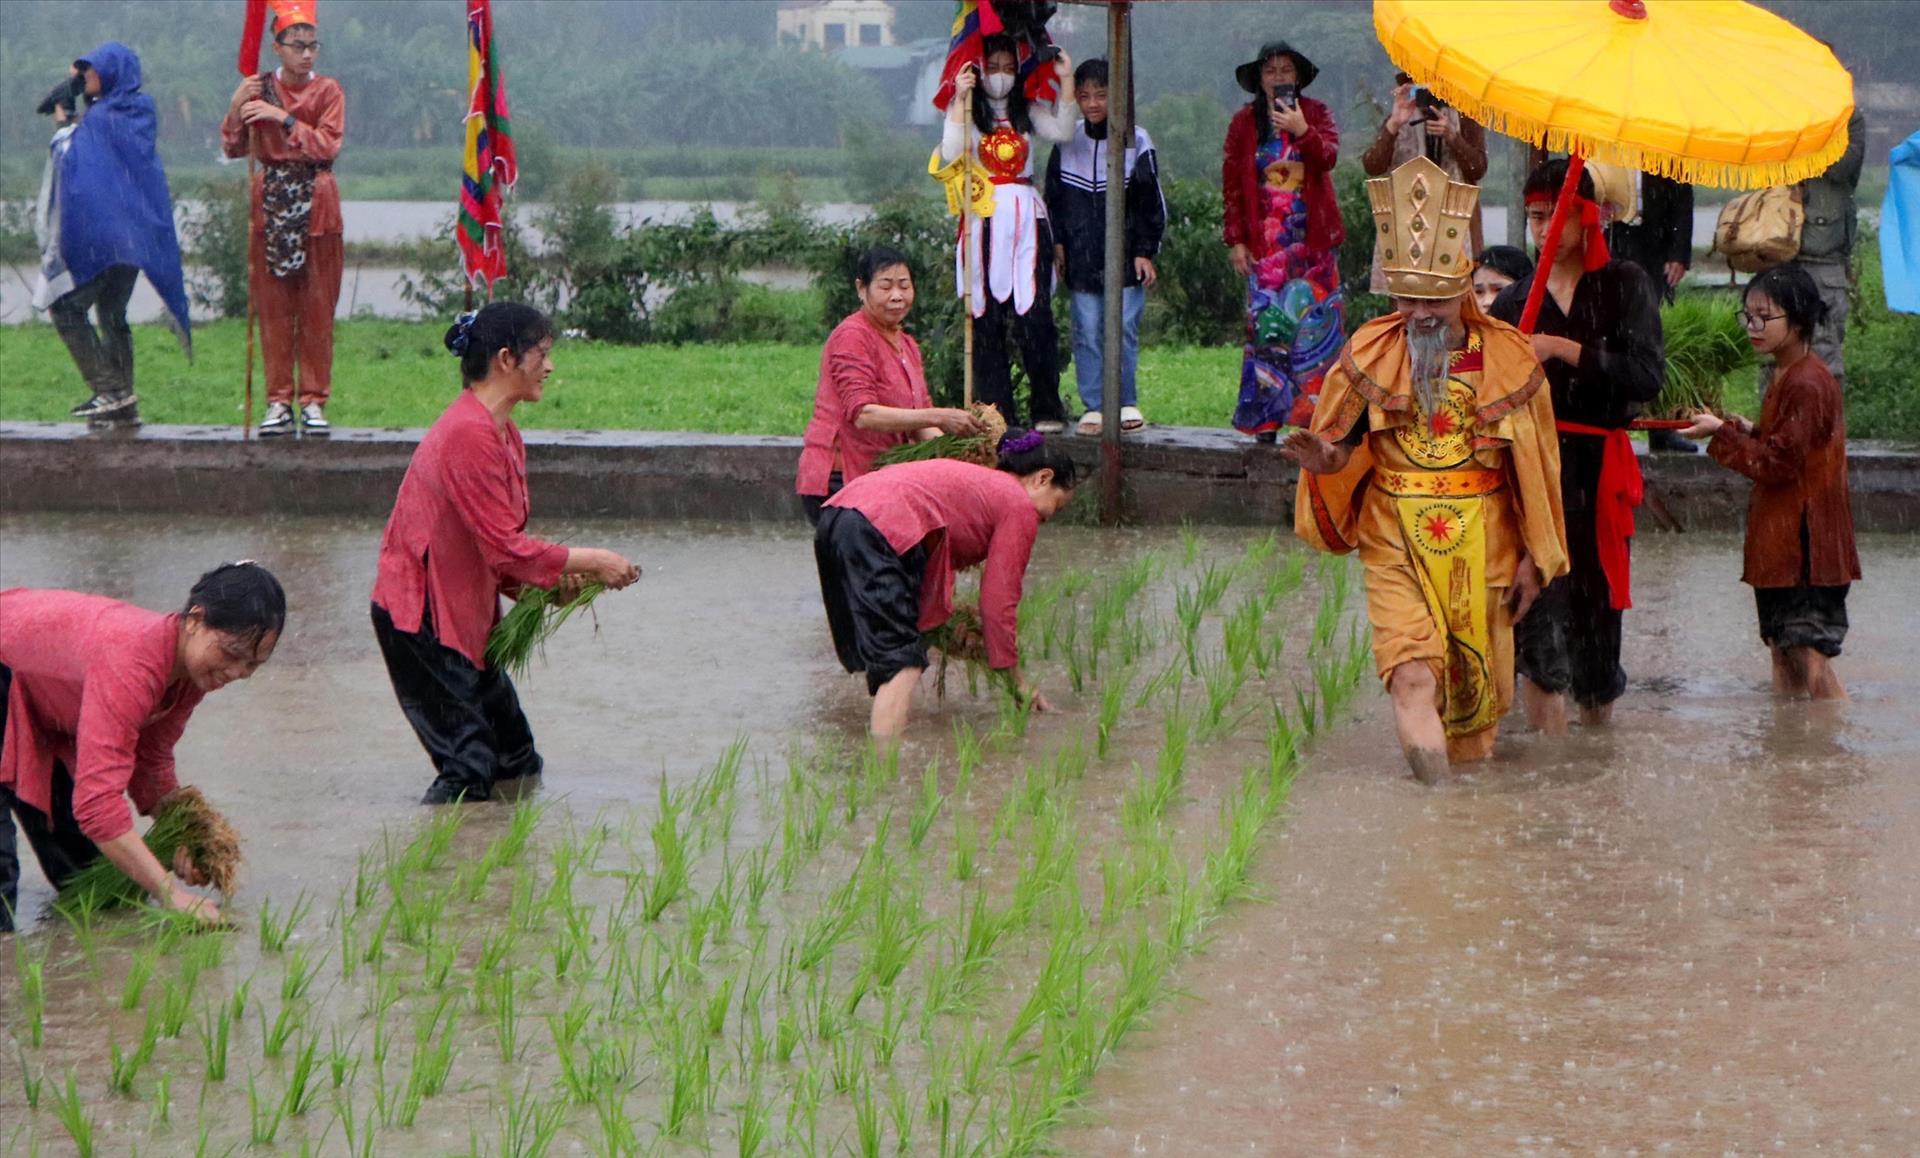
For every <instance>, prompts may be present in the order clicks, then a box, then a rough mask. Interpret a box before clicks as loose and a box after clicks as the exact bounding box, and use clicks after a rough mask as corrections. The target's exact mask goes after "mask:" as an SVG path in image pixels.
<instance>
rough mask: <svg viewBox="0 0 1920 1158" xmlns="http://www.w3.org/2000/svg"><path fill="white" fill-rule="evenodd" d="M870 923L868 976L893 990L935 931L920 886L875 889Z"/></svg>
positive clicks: (876, 982)
mask: <svg viewBox="0 0 1920 1158" xmlns="http://www.w3.org/2000/svg"><path fill="white" fill-rule="evenodd" d="M868 920H869V923H868V926H867V975H868V976H869V977H871V978H872V979H873V982H874V984H875V985H878V986H879V987H880V988H881V989H883V990H890V989H892V988H893V983H894V981H895V980H897V979H898V978H899V976H900V974H901V972H902V971H903V970H905V969H906V967H907V963H908V962H909V961H911V960H913V955H914V953H915V952H917V951H918V950H919V948H920V941H921V939H922V938H924V937H925V936H926V935H927V931H928V930H929V929H930V928H932V927H933V924H932V922H931V921H929V920H927V918H926V910H925V909H924V907H923V906H922V904H921V896H920V886H919V883H918V882H917V881H913V882H909V883H907V884H906V885H904V886H903V887H901V888H899V889H895V888H891V887H888V886H887V885H884V884H883V885H881V886H880V887H877V888H875V889H874V890H873V907H872V909H871V911H870V914H869V919H868Z"/></svg>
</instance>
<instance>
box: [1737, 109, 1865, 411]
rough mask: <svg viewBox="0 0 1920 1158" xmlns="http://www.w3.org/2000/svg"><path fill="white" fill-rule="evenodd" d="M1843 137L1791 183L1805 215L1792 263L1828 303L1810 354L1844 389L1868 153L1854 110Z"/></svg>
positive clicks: (1861, 119) (1860, 119)
mask: <svg viewBox="0 0 1920 1158" xmlns="http://www.w3.org/2000/svg"><path fill="white" fill-rule="evenodd" d="M1847 137H1848V140H1847V151H1846V152H1844V153H1842V154H1841V155H1840V159H1839V160H1838V161H1835V162H1834V163H1833V164H1832V165H1830V166H1828V167H1827V171H1826V172H1824V173H1822V174H1820V175H1819V176H1818V177H1809V178H1807V179H1806V180H1805V181H1802V182H1800V183H1799V184H1798V185H1795V186H1794V188H1795V190H1797V191H1798V193H1799V195H1800V199H1801V204H1802V206H1803V208H1805V210H1806V214H1807V220H1806V224H1805V225H1804V226H1802V228H1801V231H1800V253H1799V256H1797V257H1795V258H1794V261H1796V262H1797V263H1799V265H1800V267H1801V268H1802V269H1804V270H1806V272H1807V274H1808V276H1810V277H1812V278H1813V284H1814V285H1816V286H1818V287H1819V288H1820V301H1821V302H1822V303H1824V304H1825V306H1826V307H1827V308H1826V315H1825V318H1824V320H1822V321H1821V322H1820V323H1819V324H1818V325H1816V326H1815V327H1814V330H1813V353H1814V356H1815V357H1817V358H1819V359H1820V360H1821V361H1822V362H1825V363H1826V364H1827V370H1828V371H1829V372H1831V373H1832V374H1833V380H1834V381H1835V382H1838V383H1839V384H1840V388H1841V390H1843V391H1844V390H1845V389H1846V386H1847V363H1846V358H1845V357H1844V355H1843V351H1842V347H1843V346H1844V345H1845V344H1846V339H1847V295H1848V293H1849V292H1850V291H1851V289H1852V288H1853V243H1854V240H1855V239H1856V238H1857V237H1858V236H1859V232H1860V223H1859V219H1860V208H1859V206H1858V205H1857V204H1856V203H1855V200H1854V192H1855V190H1857V189H1858V188H1859V187H1860V168H1861V165H1862V164H1863V163H1864V162H1865V160H1866V156H1867V121H1866V117H1865V115H1864V114H1863V113H1861V111H1860V110H1859V109H1858V108H1855V109H1854V110H1853V116H1852V117H1851V118H1850V119H1849V120H1848V121H1847ZM1756 276H1757V275H1756ZM1763 372H1764V371H1763Z"/></svg>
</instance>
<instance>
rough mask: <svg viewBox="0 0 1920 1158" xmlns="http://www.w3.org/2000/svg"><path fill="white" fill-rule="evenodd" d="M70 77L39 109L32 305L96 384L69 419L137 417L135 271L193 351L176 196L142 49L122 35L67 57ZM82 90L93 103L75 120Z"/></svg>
mask: <svg viewBox="0 0 1920 1158" xmlns="http://www.w3.org/2000/svg"><path fill="white" fill-rule="evenodd" d="M73 78H74V79H73V81H72V82H69V83H67V84H63V85H62V86H60V88H58V89H56V90H55V91H54V92H53V93H52V94H50V95H49V96H48V97H47V99H46V100H45V101H44V102H42V104H41V106H40V111H41V112H42V113H46V114H50V115H52V117H53V118H54V122H55V124H56V125H57V126H59V127H58V128H56V129H55V131H54V134H53V140H52V142H51V144H50V146H49V155H48V158H47V168H46V173H45V176H44V177H43V178H42V181H41V186H40V199H39V203H38V205H37V212H36V214H35V225H36V227H37V232H38V233H39V240H40V246H41V251H40V252H41V257H40V276H39V278H38V279H37V282H36V284H35V286H34V291H33V305H34V308H36V309H41V310H46V311H47V312H48V313H49V314H51V315H52V318H53V326H54V329H55V330H56V331H57V332H58V333H59V335H60V340H61V341H62V342H64V343H65V344H66V347H67V351H68V353H70V354H72V355H73V361H74V365H75V366H77V367H78V368H79V370H80V376H81V377H82V378H83V379H85V380H86V384H87V387H88V389H89V390H91V391H92V396H91V397H89V398H88V399H87V400H86V401H85V402H82V403H81V404H80V405H78V406H76V407H74V408H73V410H72V414H73V416H74V417H76V418H85V419H86V420H87V421H88V422H89V423H90V424H95V425H105V426H137V425H138V424H139V422H140V411H139V400H138V398H136V397H135V395H134V392H133V330H132V329H131V328H130V327H129V326H128V325H127V303H128V301H129V300H131V299H132V297H133V287H134V283H135V282H136V281H138V280H139V277H140V274H141V272H142V271H145V273H146V275H147V279H148V280H149V281H151V282H152V283H153V287H154V289H155V290H157V291H158V292H159V294H160V300H161V302H162V303H163V304H164V305H165V306H166V310H167V320H168V322H169V324H170V325H171V326H172V327H173V330H174V332H175V333H176V334H177V335H178V336H179V338H180V342H181V345H182V346H183V347H184V348H185V349H186V350H187V352H188V353H189V354H191V353H192V349H193V347H192V331H191V322H190V321H189V319H188V317H187V291H186V282H185V278H184V277H183V275H182V272H181V268H180V239H179V236H178V235H177V234H176V232H175V230H174V224H173V198H172V196H171V194H170V193H169V192H168V190H167V175H166V173H165V171H164V170H162V169H161V167H160V156H159V153H158V152H157V151H156V149H155V138H156V135H157V119H156V116H155V113H154V106H153V98H152V97H150V96H148V95H147V94H146V93H144V92H142V91H141V90H140V79H141V78H140V58H139V56H137V55H136V54H135V53H134V51H133V50H132V49H131V48H128V47H127V46H126V45H124V44H118V43H113V42H108V43H106V44H102V45H101V46H100V47H98V48H96V49H94V50H93V51H92V52H90V53H88V54H87V56H86V57H85V58H84V59H81V60H77V61H75V62H74V64H73ZM82 94H84V96H85V98H86V101H87V105H88V107H87V109H86V112H85V114H84V116H83V117H82V118H81V119H80V120H79V122H78V123H77V124H76V123H73V117H74V115H75V113H76V106H75V101H76V98H77V97H79V96H80V95H82ZM89 311H91V312H92V314H93V316H94V319H97V321H98V323H99V326H98V329H96V328H95V325H94V321H93V320H89V318H88V312H89Z"/></svg>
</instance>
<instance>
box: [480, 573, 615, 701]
mask: <svg viewBox="0 0 1920 1158" xmlns="http://www.w3.org/2000/svg"><path fill="white" fill-rule="evenodd" d="M604 590H606V588H605V587H603V586H602V585H601V584H598V583H588V584H586V585H585V586H583V587H581V588H580V589H579V590H578V591H574V592H572V593H569V591H568V589H567V588H566V586H565V585H556V586H553V587H527V588H524V589H523V590H522V591H521V592H520V598H518V599H516V600H514V601H513V606H512V607H511V608H509V609H508V610H507V613H506V614H505V615H503V616H501V617H500V622H499V623H497V624H495V625H494V628H493V633H492V634H490V635H488V636H487V666H488V667H494V668H502V669H504V670H505V671H506V672H507V674H508V675H511V676H513V677H514V678H515V679H525V678H526V675H527V671H528V669H529V667H530V666H531V665H532V663H533V656H534V653H535V652H540V653H544V652H545V651H546V646H547V640H549V639H552V638H553V633H554V632H556V631H558V630H560V625H561V624H563V623H565V622H566V621H567V620H568V618H569V617H571V616H572V615H573V613H574V612H576V611H580V610H583V609H587V608H591V607H592V605H593V601H594V600H595V599H597V598H599V596H600V593H601V592H602V591H604Z"/></svg>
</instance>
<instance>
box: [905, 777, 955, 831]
mask: <svg viewBox="0 0 1920 1158" xmlns="http://www.w3.org/2000/svg"><path fill="white" fill-rule="evenodd" d="M945 800H946V797H944V796H942V795H940V762H939V761H938V760H935V761H933V762H932V763H930V764H928V765H927V769H926V771H925V772H923V773H921V776H920V803H919V805H918V807H916V808H915V809H914V810H913V816H912V817H911V818H909V819H908V821H907V847H909V848H911V849H912V850H914V851H915V852H918V851H919V850H920V846H921V844H923V843H925V841H926V839H927V833H928V831H929V830H931V829H932V828H933V822H934V820H935V819H937V818H938V817H939V815H940V805H941V804H942V803H943V802H944V801H945Z"/></svg>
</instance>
